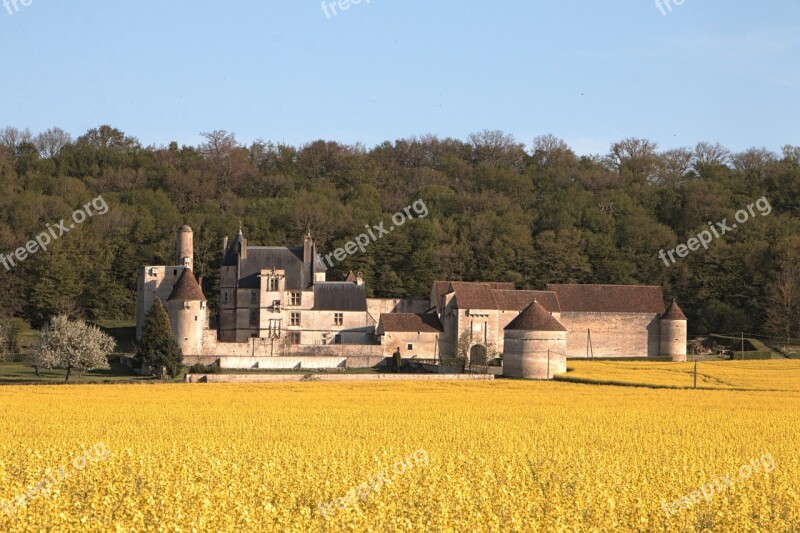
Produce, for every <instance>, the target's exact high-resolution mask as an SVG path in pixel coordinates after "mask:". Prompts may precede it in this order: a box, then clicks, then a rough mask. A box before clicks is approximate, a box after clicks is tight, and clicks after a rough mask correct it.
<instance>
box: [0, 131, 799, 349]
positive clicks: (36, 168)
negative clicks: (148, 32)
mask: <svg viewBox="0 0 800 533" xmlns="http://www.w3.org/2000/svg"><path fill="white" fill-rule="evenodd" d="M201 135H202V139H203V141H202V142H201V143H199V145H198V146H185V145H181V146H179V145H178V143H176V142H172V143H170V144H169V145H168V146H143V145H142V144H141V143H140V142H139V140H138V139H137V138H135V137H133V136H130V135H128V134H126V133H124V132H122V131H120V130H118V129H116V128H113V127H111V126H100V127H97V128H93V129H91V130H89V131H87V132H86V133H84V134H83V135H80V136H79V137H77V138H73V137H72V135H70V134H69V133H67V132H65V131H63V130H61V129H59V128H52V129H49V130H47V131H44V132H40V133H36V134H34V133H31V132H30V131H28V130H27V129H18V128H16V127H12V126H8V127H6V128H5V129H3V130H0V191H2V196H1V197H0V202H2V210H0V253H3V254H6V255H8V254H13V253H14V250H16V249H18V248H19V247H22V246H25V243H26V242H28V241H30V240H31V239H33V238H34V237H35V236H36V235H38V234H40V233H42V232H43V231H44V230H45V229H46V227H47V225H48V224H49V225H51V226H52V225H54V224H56V223H58V222H59V221H61V220H62V219H65V220H67V221H68V220H69V219H70V217H71V215H72V213H73V212H74V211H75V210H76V209H80V208H81V206H83V205H85V204H86V203H87V202H91V201H92V199H94V198H97V197H98V196H102V198H103V199H104V201H105V202H106V203H107V206H108V209H107V212H104V213H103V214H99V213H95V214H94V216H92V217H90V218H89V219H88V220H86V221H85V222H84V223H82V224H80V225H79V226H76V227H75V229H73V230H70V231H69V233H67V234H65V235H63V236H62V237H61V238H59V239H56V240H54V241H53V242H52V243H51V244H50V246H49V247H48V249H47V250H46V251H44V250H39V251H38V252H36V253H32V254H30V255H29V256H28V257H27V258H26V259H25V260H24V261H18V262H17V264H16V265H15V266H13V267H6V268H0V294H3V296H4V298H3V305H2V309H1V310H0V312H2V314H3V315H4V317H5V319H10V318H11V317H18V318H20V319H24V320H25V321H26V322H28V323H29V324H30V325H32V326H33V327H40V326H41V325H42V324H44V323H45V322H46V321H47V320H49V318H50V317H51V316H53V315H54V314H57V313H64V312H66V313H70V314H80V315H82V316H83V318H85V319H87V320H92V321H109V320H115V321H126V320H127V321H132V320H133V315H134V301H135V287H136V270H137V268H139V267H141V266H143V265H148V264H154V265H159V264H167V265H169V264H173V263H174V247H175V244H174V243H175V231H176V229H177V228H178V227H179V226H180V225H181V224H184V223H185V224H189V225H190V226H191V227H192V228H193V229H194V244H195V260H194V264H195V274H197V275H198V276H202V285H203V290H204V292H205V294H206V296H207V297H208V299H209V305H210V307H211V309H212V312H213V310H214V309H215V308H216V305H217V302H218V298H219V295H218V292H219V289H218V283H219V280H218V268H219V265H220V262H221V258H222V242H223V237H224V236H226V235H227V236H230V237H233V235H235V233H236V232H237V231H238V229H239V227H240V226H241V228H242V230H243V232H244V235H245V237H246V238H247V239H248V243H249V244H250V245H272V246H278V245H290V246H295V245H300V244H302V237H303V234H304V232H305V231H306V230H310V231H311V232H312V234H313V236H314V238H315V241H316V242H317V246H318V251H319V252H322V253H325V252H330V251H332V250H334V249H335V248H337V247H339V246H342V245H343V244H344V243H345V242H347V241H349V240H351V239H353V238H354V237H355V236H356V235H358V234H359V233H361V232H363V231H364V229H363V228H364V226H365V225H375V224H378V223H380V222H381V221H386V222H387V225H388V224H389V222H388V221H390V220H391V215H392V214H393V213H395V212H396V211H398V210H401V209H402V208H403V207H405V206H408V205H410V204H411V203H412V202H414V201H417V200H422V201H424V203H425V205H426V206H427V208H428V209H429V211H430V213H429V215H428V216H427V217H425V218H417V219H415V220H413V221H409V222H407V223H406V224H404V225H403V226H402V228H398V229H397V230H396V231H394V232H392V233H391V234H389V235H385V236H384V237H383V238H381V239H380V240H377V241H376V242H374V243H373V244H371V245H370V246H369V247H368V248H367V249H366V251H365V252H364V253H361V252H359V253H355V254H352V255H349V256H348V257H347V258H346V259H345V260H344V261H342V262H340V263H337V264H336V265H335V266H334V267H333V268H331V269H329V272H328V279H329V280H339V279H343V278H344V276H345V275H346V274H347V272H348V271H350V270H352V271H357V272H362V273H363V275H364V279H365V282H366V285H367V289H368V294H369V295H370V296H376V297H417V298H427V297H428V295H429V293H430V289H431V284H432V282H433V281H434V280H469V281H511V282H513V283H514V284H515V285H516V287H517V288H520V289H534V288H535V289H541V288H544V286H545V285H546V284H547V283H608V284H656V285H662V286H663V287H664V293H665V297H666V298H668V299H671V298H676V299H677V301H678V302H679V303H680V305H681V307H682V308H683V310H684V312H685V313H686V314H687V316H688V317H689V321H690V322H689V324H690V326H689V328H690V332H691V333H695V334H697V333H706V332H717V333H734V332H740V331H745V332H753V333H756V332H758V333H767V334H774V335H792V336H800V331H798V329H800V325H799V324H800V320H798V318H800V279H799V278H800V276H799V275H798V268H797V263H798V259H800V147H798V146H792V145H787V146H785V147H784V148H783V149H782V151H781V153H774V152H771V151H769V150H767V149H764V148H752V149H749V150H746V151H743V152H732V151H730V150H728V149H726V148H725V147H723V146H720V145H719V144H714V143H710V142H701V143H698V144H697V145H696V146H694V147H686V148H680V149H669V150H662V149H660V148H659V146H658V145H657V144H656V143H654V142H652V141H649V140H646V139H640V138H628V139H623V140H621V141H619V142H615V143H613V144H612V145H611V146H610V147H609V149H608V153H606V154H597V155H593V156H578V155H576V154H575V152H574V151H573V150H572V149H570V147H569V146H568V145H567V144H566V143H565V142H564V141H563V140H561V139H558V138H556V137H554V136H552V135H542V136H539V137H536V138H535V139H532V140H531V141H530V142H529V143H528V144H526V143H524V142H520V141H518V140H516V139H515V138H514V137H513V136H512V135H509V134H505V133H503V132H501V131H494V130H485V131H482V132H478V133H474V134H471V135H469V137H468V138H467V139H466V140H458V139H452V138H439V137H437V136H434V135H426V136H421V137H414V138H408V139H402V140H396V141H393V142H391V141H386V142H384V143H382V144H380V145H377V146H374V147H372V148H367V147H365V146H364V145H361V144H356V145H347V144H341V143H337V142H334V141H324V140H317V141H313V142H309V143H308V144H305V145H303V146H299V147H296V146H290V145H286V144H281V143H273V142H269V141H262V140H258V141H255V142H252V143H251V144H249V145H247V144H243V143H241V142H239V141H238V140H237V139H236V137H235V135H234V134H233V133H230V132H227V131H223V130H217V131H212V132H204V133H202V134H201ZM761 198H764V199H766V201H768V202H769V205H770V206H771V211H770V212H769V214H767V215H764V214H763V213H759V212H758V211H756V212H755V216H753V217H750V219H749V220H748V221H747V223H744V224H739V225H738V227H736V228H735V229H732V230H730V231H728V232H726V233H725V234H724V235H721V236H720V237H719V238H715V239H714V240H713V242H711V243H710V244H709V245H708V249H704V248H702V247H701V248H700V249H698V250H696V251H691V252H690V253H688V254H687V255H686V256H685V257H677V256H675V257H676V259H677V260H676V261H675V263H674V264H672V263H670V265H669V266H667V265H666V264H665V261H663V260H662V259H660V258H659V251H660V250H671V249H675V248H676V247H677V246H678V245H680V244H682V243H686V242H687V241H688V240H689V239H690V238H692V237H695V236H696V235H697V234H698V233H700V232H702V231H703V230H706V229H709V224H715V223H717V222H721V221H723V220H727V221H728V224H729V225H730V224H731V223H732V222H733V221H734V216H735V213H736V212H737V211H738V210H740V209H743V208H746V206H747V205H749V204H753V203H755V202H756V201H757V200H758V199H761Z"/></svg>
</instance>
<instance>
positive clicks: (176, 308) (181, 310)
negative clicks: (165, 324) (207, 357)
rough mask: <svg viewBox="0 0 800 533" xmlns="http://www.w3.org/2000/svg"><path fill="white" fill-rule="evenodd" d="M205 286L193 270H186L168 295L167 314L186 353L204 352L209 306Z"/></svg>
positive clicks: (177, 339) (186, 354) (176, 338)
mask: <svg viewBox="0 0 800 533" xmlns="http://www.w3.org/2000/svg"><path fill="white" fill-rule="evenodd" d="M206 301H207V300H206V297H205V295H204V294H203V289H201V288H200V284H198V283H197V280H196V279H195V278H194V274H193V273H192V271H191V269H189V268H187V269H184V271H183V273H182V274H181V276H180V277H179V278H178V282H177V283H176V284H175V286H174V287H173V288H172V292H171V293H170V295H169V298H167V313H168V314H169V321H170V323H171V324H172V332H173V333H174V334H175V340H176V341H178V344H179V345H180V347H181V350H182V351H183V355H184V356H192V355H201V354H202V351H203V329H204V328H205V326H206V324H207V323H208V306H207V305H206Z"/></svg>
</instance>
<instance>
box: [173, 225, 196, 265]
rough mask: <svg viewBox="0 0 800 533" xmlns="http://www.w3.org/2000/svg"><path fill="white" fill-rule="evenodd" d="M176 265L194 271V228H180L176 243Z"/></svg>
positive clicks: (185, 226) (184, 226)
mask: <svg viewBox="0 0 800 533" xmlns="http://www.w3.org/2000/svg"><path fill="white" fill-rule="evenodd" d="M175 264H176V265H179V266H182V267H186V268H188V269H194V233H193V232H192V228H190V227H189V226H187V225H186V224H184V225H183V226H181V227H180V228H178V238H177V240H176V242H175Z"/></svg>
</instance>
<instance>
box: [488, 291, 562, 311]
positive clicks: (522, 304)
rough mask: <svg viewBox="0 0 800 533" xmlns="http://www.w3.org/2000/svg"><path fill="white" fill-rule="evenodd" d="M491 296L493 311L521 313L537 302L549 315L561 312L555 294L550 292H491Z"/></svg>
mask: <svg viewBox="0 0 800 533" xmlns="http://www.w3.org/2000/svg"><path fill="white" fill-rule="evenodd" d="M492 295H493V296H494V301H495V303H496V307H495V309H499V310H501V311H522V310H523V309H525V308H526V307H528V306H529V305H530V304H531V302H533V301H534V300H537V301H538V302H539V303H540V304H542V306H543V307H544V308H545V309H547V310H548V311H550V312H551V313H558V312H560V311H561V306H560V305H558V298H557V297H556V293H554V292H552V291H508V290H492Z"/></svg>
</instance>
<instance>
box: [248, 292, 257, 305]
mask: <svg viewBox="0 0 800 533" xmlns="http://www.w3.org/2000/svg"><path fill="white" fill-rule="evenodd" d="M250 303H251V304H257V303H258V293H257V292H256V291H253V292H251V293H250Z"/></svg>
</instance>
